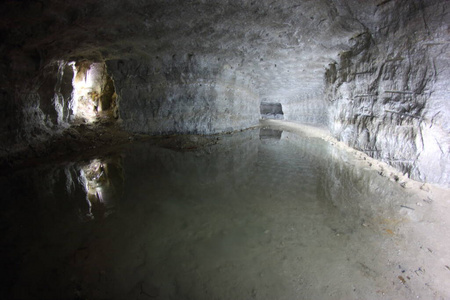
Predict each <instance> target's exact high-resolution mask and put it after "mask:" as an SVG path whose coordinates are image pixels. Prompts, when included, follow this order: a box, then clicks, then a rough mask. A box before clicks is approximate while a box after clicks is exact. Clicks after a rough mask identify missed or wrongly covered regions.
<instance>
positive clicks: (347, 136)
mask: <svg viewBox="0 0 450 300" xmlns="http://www.w3.org/2000/svg"><path fill="white" fill-rule="evenodd" d="M448 6H449V5H448V2H442V1H384V2H382V3H380V4H379V5H378V6H377V7H373V11H372V14H373V18H372V19H371V20H370V22H369V21H367V20H366V21H367V22H366V25H367V27H366V31H365V32H363V33H361V34H359V35H357V36H355V37H354V38H353V46H352V48H351V49H350V50H349V51H345V52H342V53H341V54H340V58H339V62H337V63H333V64H330V66H329V67H328V69H327V71H326V75H325V77H326V95H327V99H328V101H329V116H330V120H329V127H330V129H331V131H332V133H333V134H334V135H335V137H337V138H338V139H340V140H342V141H344V142H346V143H347V144H348V145H350V146H352V147H354V148H356V149H358V150H361V151H364V152H366V153H367V154H369V155H370V156H372V157H374V158H377V159H380V160H382V161H385V162H387V163H389V164H391V165H392V166H395V167H396V168H398V169H400V170H402V171H403V172H404V173H407V174H409V175H410V176H411V177H412V178H414V179H418V180H422V181H426V182H432V183H438V184H443V185H450V119H449V118H448V114H449V112H450V102H449V101H448V95H449V94H450V90H449V85H450V65H449V64H450V63H449V61H450V60H449V58H450V54H449V53H450V52H449V49H448V48H449V44H450V39H449V35H448V24H450V18H449V16H448V14H447V13H446V10H448V8H449V7H448ZM362 15H363V16H365V14H362ZM362 19H363V21H364V17H363V18H362Z"/></svg>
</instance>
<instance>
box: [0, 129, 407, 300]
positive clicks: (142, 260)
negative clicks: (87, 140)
mask: <svg viewBox="0 0 450 300" xmlns="http://www.w3.org/2000/svg"><path fill="white" fill-rule="evenodd" d="M267 141H276V142H275V143H272V142H267ZM349 159H350V158H348V157H347V156H346V155H345V153H342V152H341V151H338V150H335V149H334V148H331V147H329V145H328V144H326V143H325V142H323V141H321V140H318V139H311V138H304V137H298V136H296V135H294V134H291V133H289V132H280V131H271V130H265V129H264V130H261V131H257V130H255V131H245V132H242V133H239V134H236V135H232V136H231V135H230V136H228V135H227V136H221V137H220V141H219V143H218V144H217V145H214V146H208V147H205V148H201V149H199V150H197V151H185V152H183V151H174V150H170V149H163V148H158V147H155V146H153V145H151V144H147V143H140V144H133V145H131V146H130V147H129V148H127V149H126V150H124V151H123V153H121V154H120V155H116V156H113V157H108V158H98V159H94V160H92V161H88V162H74V163H71V164H67V165H56V166H45V167H42V168H39V169H34V170H28V171H21V172H17V173H15V174H12V175H11V176H9V177H7V178H6V177H5V178H0V187H1V188H2V189H3V190H4V191H5V192H4V194H5V195H6V199H8V200H9V201H7V204H6V206H5V208H4V210H3V211H2V212H1V213H2V223H1V225H2V226H1V227H0V228H1V230H2V231H1V233H2V237H1V245H2V246H3V249H4V250H3V253H2V254H3V255H2V256H3V257H6V258H8V261H9V262H10V263H9V264H7V263H3V264H2V265H3V266H4V270H6V272H7V273H8V274H9V275H10V276H9V277H8V278H9V279H8V281H7V282H6V283H5V284H6V286H7V289H6V290H7V293H6V294H5V296H7V297H4V298H5V299H6V298H23V299H26V298H33V297H35V296H37V295H39V297H40V298H55V299H56V298H81V299H84V298H89V299H91V298H92V299H126V298H128V299H130V298H132V299H142V298H145V297H153V298H157V299H187V298H191V299H247V298H261V299H314V298H316V299H318V298H323V297H322V296H323V295H325V294H326V293H327V289H328V287H327V286H329V285H330V282H334V283H335V284H336V286H335V289H336V290H337V291H338V293H337V294H334V296H335V298H343V299H350V298H364V297H362V295H359V294H357V292H355V288H354V287H353V286H352V284H351V282H352V280H359V281H358V282H359V284H361V285H364V286H365V288H366V289H371V290H372V292H373V294H370V295H369V297H368V298H374V297H375V296H376V295H377V294H376V287H374V283H373V282H374V280H375V278H376V276H375V277H373V278H372V277H370V276H369V277H364V278H363V279H360V278H359V277H361V275H360V274H361V273H360V270H363V271H364V270H366V269H365V268H362V269H361V264H360V262H361V261H362V262H364V265H368V263H367V262H366V261H367V260H371V261H372V262H373V261H375V262H378V260H380V261H381V259H382V258H381V256H382V255H386V253H385V252H384V250H383V248H382V247H381V246H379V245H382V244H383V243H384V242H385V237H383V236H381V237H380V236H373V235H370V234H371V233H370V232H369V233H368V232H366V231H364V228H365V227H362V226H361V224H362V223H365V222H375V219H376V217H377V216H378V215H379V214H380V213H382V212H383V211H386V210H389V209H391V206H392V205H395V203H396V201H398V200H399V199H400V198H401V197H402V195H401V193H400V192H399V191H397V190H396V189H395V188H394V187H390V186H389V185H387V184H386V182H385V181H380V180H382V179H380V178H381V177H380V176H378V175H377V174H376V172H371V171H369V170H364V169H360V168H354V167H352V166H351V164H349ZM392 198H395V199H394V200H393V199H392ZM80 218H81V220H82V221H83V222H80ZM95 221H100V222H95ZM18 224H20V226H18ZM372 234H373V232H372ZM383 259H384V258H383ZM370 274H372V273H370ZM373 274H375V275H376V274H377V273H376V270H375V271H373ZM336 278H342V280H341V281H339V279H338V280H337V279H336ZM23 287H27V288H26V289H24V288H23ZM149 295H150V296H149ZM363 296H367V295H366V294H365V295H363ZM325 298H327V297H325ZM366 298H367V297H366Z"/></svg>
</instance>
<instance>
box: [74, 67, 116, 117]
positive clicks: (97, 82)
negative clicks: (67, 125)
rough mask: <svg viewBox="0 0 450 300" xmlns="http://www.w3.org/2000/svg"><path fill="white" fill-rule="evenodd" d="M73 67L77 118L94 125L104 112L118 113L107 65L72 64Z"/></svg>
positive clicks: (75, 114)
mask: <svg viewBox="0 0 450 300" xmlns="http://www.w3.org/2000/svg"><path fill="white" fill-rule="evenodd" d="M71 65H72V68H73V71H74V77H73V80H72V85H73V99H74V101H73V103H74V104H73V108H72V109H73V114H74V116H75V118H77V119H82V120H85V121H86V122H89V123H92V122H94V121H95V120H96V119H97V118H98V117H99V116H100V115H101V114H102V112H107V111H116V110H115V108H116V97H117V95H116V93H115V90H114V83H113V81H112V79H111V77H109V76H108V73H107V71H106V65H105V64H104V63H93V62H89V61H81V62H71ZM115 116H116V115H115Z"/></svg>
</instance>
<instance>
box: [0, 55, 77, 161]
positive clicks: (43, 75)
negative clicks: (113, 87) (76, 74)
mask: <svg viewBox="0 0 450 300" xmlns="http://www.w3.org/2000/svg"><path fill="white" fill-rule="evenodd" d="M23 59H26V58H25V56H24V57H21V58H18V61H12V62H11V65H10V66H3V67H4V69H2V70H3V71H5V73H4V74H9V75H10V76H9V77H8V78H2V79H4V81H3V82H2V85H1V86H0V103H1V105H0V145H2V147H1V149H0V151H1V152H0V156H1V155H3V154H6V153H8V152H9V151H10V150H11V149H10V148H11V147H13V146H14V145H18V144H20V143H24V142H30V141H32V140H36V139H39V138H40V137H44V136H48V135H50V134H52V133H54V132H55V131H57V130H59V129H60V128H63V127H65V126H66V125H67V123H68V121H69V119H70V118H71V116H72V115H73V111H72V104H73V103H72V78H73V69H72V67H71V66H69V65H68V64H67V63H66V62H64V61H55V62H52V63H49V64H47V65H46V66H45V67H42V68H39V67H37V68H34V67H33V64H29V63H28V62H27V61H25V62H24V61H22V60H23Z"/></svg>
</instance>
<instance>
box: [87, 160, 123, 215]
mask: <svg viewBox="0 0 450 300" xmlns="http://www.w3.org/2000/svg"><path fill="white" fill-rule="evenodd" d="M80 181H81V182H83V183H85V189H86V194H87V196H86V197H87V201H88V203H89V210H88V212H87V213H86V214H85V216H86V217H88V218H91V219H94V218H100V219H102V218H105V217H107V216H108V215H110V214H111V213H112V212H113V211H114V207H115V206H116V203H118V201H119V200H120V197H121V196H122V193H123V181H124V180H123V171H122V166H121V159H120V157H117V158H116V159H109V160H103V161H102V160H100V159H95V160H92V161H91V162H90V163H89V164H86V165H84V166H81V172H80Z"/></svg>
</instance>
